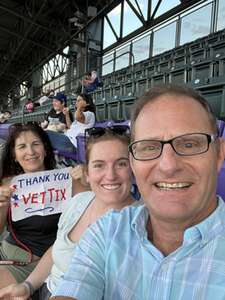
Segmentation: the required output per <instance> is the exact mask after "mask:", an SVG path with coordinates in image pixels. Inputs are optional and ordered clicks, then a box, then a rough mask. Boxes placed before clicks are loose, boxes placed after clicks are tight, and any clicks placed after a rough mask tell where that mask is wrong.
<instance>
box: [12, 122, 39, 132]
mask: <svg viewBox="0 0 225 300" xmlns="http://www.w3.org/2000/svg"><path fill="white" fill-rule="evenodd" d="M26 125H32V126H34V127H39V126H40V125H39V124H38V122H35V121H28V122H26V123H12V125H11V126H10V131H14V130H15V129H17V128H21V127H23V126H26Z"/></svg>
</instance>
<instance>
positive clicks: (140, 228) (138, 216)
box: [131, 197, 225, 245]
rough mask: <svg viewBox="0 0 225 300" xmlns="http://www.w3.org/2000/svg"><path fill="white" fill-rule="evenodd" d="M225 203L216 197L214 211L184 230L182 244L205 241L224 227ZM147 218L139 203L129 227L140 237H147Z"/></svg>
mask: <svg viewBox="0 0 225 300" xmlns="http://www.w3.org/2000/svg"><path fill="white" fill-rule="evenodd" d="M224 216H225V203H224V201H223V200H222V198H220V197H218V205H217V208H216V209H215V210H214V212H213V213H212V214H211V215H209V216H208V217H207V218H206V219H205V220H203V221H202V222H201V223H199V224H197V225H195V226H193V227H190V228H188V229H187V230H185V232H184V241H183V245H185V244H186V245H187V244H191V243H192V242H193V241H196V240H201V241H202V242H203V243H207V242H208V241H209V240H211V239H212V238H214V237H215V236H216V235H218V233H219V232H221V231H222V230H224V229H225V217H224ZM148 218H149V212H148V209H147V208H146V206H145V205H140V206H139V207H138V208H137V210H136V213H135V216H134V218H133V220H132V223H131V228H132V229H133V230H134V231H135V232H136V233H137V234H138V236H139V237H140V238H142V239H143V238H144V237H145V238H147V230H146V225H147V221H148Z"/></svg>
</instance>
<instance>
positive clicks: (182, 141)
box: [129, 133, 217, 160]
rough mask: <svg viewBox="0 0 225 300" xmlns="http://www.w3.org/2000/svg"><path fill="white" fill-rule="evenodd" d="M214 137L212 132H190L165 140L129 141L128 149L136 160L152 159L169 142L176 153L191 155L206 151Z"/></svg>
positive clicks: (156, 156) (157, 155) (158, 154)
mask: <svg viewBox="0 0 225 300" xmlns="http://www.w3.org/2000/svg"><path fill="white" fill-rule="evenodd" d="M216 139H217V136H216V135H213V134H212V135H210V134H206V133H191V134H184V135H180V136H177V137H175V138H173V139H170V140H167V141H159V140H140V141H135V142H133V143H131V144H130V145H129V151H130V152H131V154H132V155H133V157H134V159H136V160H152V159H156V158H158V157H160V155H161V154H162V151H163V147H164V145H165V144H170V145H171V147H172V148H173V150H174V151H175V152H176V153H177V154H178V155H181V156H192V155H198V154H202V153H205V152H207V151H208V149H209V144H210V143H211V142H215V140H216Z"/></svg>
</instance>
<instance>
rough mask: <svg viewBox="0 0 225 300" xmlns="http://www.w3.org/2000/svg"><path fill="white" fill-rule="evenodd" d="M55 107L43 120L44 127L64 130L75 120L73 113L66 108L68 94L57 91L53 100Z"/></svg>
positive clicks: (58, 130)
mask: <svg viewBox="0 0 225 300" xmlns="http://www.w3.org/2000/svg"><path fill="white" fill-rule="evenodd" d="M52 106H53V108H52V109H51V110H50V112H49V113H48V114H47V116H46V120H45V121H44V122H42V124H41V126H42V128H47V129H48V130H52V131H57V132H63V131H64V130H65V129H67V128H69V127H70V125H71V124H72V121H73V116H72V113H71V112H70V110H69V109H67V108H66V96H65V95H64V94H63V93H57V94H56V96H54V97H53V100H52Z"/></svg>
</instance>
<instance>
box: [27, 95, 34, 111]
mask: <svg viewBox="0 0 225 300" xmlns="http://www.w3.org/2000/svg"><path fill="white" fill-rule="evenodd" d="M25 108H26V112H28V113H32V112H33V111H34V103H33V101H32V99H31V98H28V99H27V102H26V104H25Z"/></svg>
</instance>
